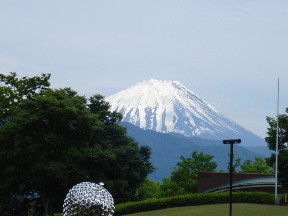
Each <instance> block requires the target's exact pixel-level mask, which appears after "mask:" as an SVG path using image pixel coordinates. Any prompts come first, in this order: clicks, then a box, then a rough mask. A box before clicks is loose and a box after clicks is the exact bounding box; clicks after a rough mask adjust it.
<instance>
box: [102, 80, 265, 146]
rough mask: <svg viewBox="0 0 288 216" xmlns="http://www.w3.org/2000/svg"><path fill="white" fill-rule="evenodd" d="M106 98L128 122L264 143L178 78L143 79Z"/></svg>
mask: <svg viewBox="0 0 288 216" xmlns="http://www.w3.org/2000/svg"><path fill="white" fill-rule="evenodd" d="M106 100H107V101H108V102H109V103H110V104H111V109H112V110H115V111H117V112H120V113H122V114H123V121H124V122H129V123H131V124H133V125H136V126H138V127H140V128H142V129H151V130H154V131H158V132H162V133H169V132H175V133H180V134H183V135H185V136H199V137H202V138H206V139H218V140H220V139H227V138H242V140H244V141H245V144H248V145H249V146H255V145H256V146H257V145H259V144H263V143H264V140H262V139H261V138H260V137H257V136H256V135H254V134H252V133H251V132H249V131H247V130H246V129H244V128H243V127H241V126H240V125H238V124H237V123H236V122H234V121H232V120H230V119H228V118H227V117H225V116H224V115H223V114H221V113H220V112H219V111H217V110H216V109H215V108H213V107H212V106H211V105H209V104H208V103H206V102H205V101H204V100H202V99H201V98H199V97H198V96H197V95H195V94H194V93H193V92H192V91H191V90H189V89H188V88H186V87H185V86H184V85H182V84H181V83H179V82H177V81H169V80H155V79H151V80H148V81H143V82H140V83H138V84H136V85H134V86H132V87H130V88H128V89H126V90H123V91H120V92H118V93H116V94H114V95H111V96H109V97H107V98H106Z"/></svg>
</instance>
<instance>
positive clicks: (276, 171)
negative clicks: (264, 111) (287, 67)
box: [275, 77, 279, 204]
mask: <svg viewBox="0 0 288 216" xmlns="http://www.w3.org/2000/svg"><path fill="white" fill-rule="evenodd" d="M277 93H278V94H277V127H276V152H275V156H276V160H275V204H278V196H277V195H278V192H277V189H278V144H279V77H278V91H277Z"/></svg>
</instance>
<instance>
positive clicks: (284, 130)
mask: <svg viewBox="0 0 288 216" xmlns="http://www.w3.org/2000/svg"><path fill="white" fill-rule="evenodd" d="M286 113H288V108H286ZM266 120H267V122H268V124H269V128H268V131H267V137H266V138H265V140H266V142H267V143H268V147H269V148H270V149H271V150H274V151H275V150H276V137H277V135H276V134H277V118H272V117H267V118H266ZM278 125H279V130H278V135H279V136H278V139H279V143H278V149H279V157H278V159H279V160H278V161H279V163H278V170H279V181H280V182H281V184H282V185H286V186H288V115H287V114H281V115H278ZM269 164H270V166H274V165H275V154H272V155H271V157H270V159H269Z"/></svg>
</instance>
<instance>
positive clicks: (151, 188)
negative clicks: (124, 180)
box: [136, 178, 160, 200]
mask: <svg viewBox="0 0 288 216" xmlns="http://www.w3.org/2000/svg"><path fill="white" fill-rule="evenodd" d="M159 197H160V183H159V182H155V181H153V180H151V179H148V178H146V179H145V181H144V182H143V183H142V184H141V185H140V186H139V187H138V189H137V190H136V199H137V200H145V199H149V198H159Z"/></svg>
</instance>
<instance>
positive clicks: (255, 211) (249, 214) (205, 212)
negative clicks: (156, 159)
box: [127, 203, 288, 216]
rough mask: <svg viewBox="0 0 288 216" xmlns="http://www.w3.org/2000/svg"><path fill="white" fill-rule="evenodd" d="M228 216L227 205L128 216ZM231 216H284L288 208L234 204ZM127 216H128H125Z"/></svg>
mask: <svg viewBox="0 0 288 216" xmlns="http://www.w3.org/2000/svg"><path fill="white" fill-rule="evenodd" d="M195 215H196V216H197V215H199V216H200V215H201V216H229V204H215V205H201V206H189V207H179V208H169V209H162V210H157V211H149V212H140V213H134V214H129V216H195ZM232 215H233V216H285V215H288V206H274V205H261V204H246V203H235V204H233V209H232ZM127 216H128V215H127Z"/></svg>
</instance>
